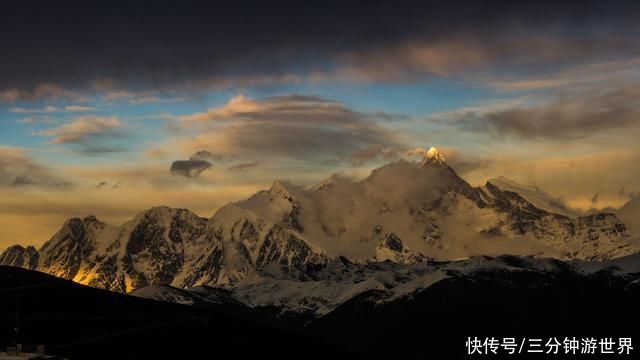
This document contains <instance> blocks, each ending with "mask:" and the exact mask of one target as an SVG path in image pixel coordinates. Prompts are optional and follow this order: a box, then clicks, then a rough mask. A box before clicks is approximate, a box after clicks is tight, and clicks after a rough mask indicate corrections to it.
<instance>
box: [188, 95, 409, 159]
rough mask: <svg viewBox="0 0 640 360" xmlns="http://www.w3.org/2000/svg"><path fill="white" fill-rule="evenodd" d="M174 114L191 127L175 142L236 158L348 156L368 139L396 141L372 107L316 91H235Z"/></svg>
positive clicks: (387, 143)
mask: <svg viewBox="0 0 640 360" xmlns="http://www.w3.org/2000/svg"><path fill="white" fill-rule="evenodd" d="M180 120H181V123H182V125H183V126H184V127H185V128H187V129H189V128H190V129H192V130H193V129H195V130H196V131H195V133H194V135H193V136H190V137H188V138H184V139H182V140H181V141H179V142H178V146H180V147H182V148H186V149H191V150H192V151H194V150H196V149H202V148H205V149H211V150H212V151H214V152H215V153H217V154H223V155H236V156H239V157H242V158H254V159H260V158H263V157H266V156H273V157H277V158H284V159H298V160H301V159H305V160H312V159H317V160H320V161H325V160H327V159H329V158H336V157H338V158H348V157H349V156H351V154H352V153H354V152H357V151H359V150H361V149H364V148H367V147H369V146H372V145H375V146H382V147H388V148H394V147H396V146H398V143H400V142H401V139H400V137H399V135H398V134H397V133H395V132H394V131H393V130H391V129H389V128H387V127H385V126H384V125H382V123H383V122H384V121H385V120H384V119H380V117H379V116H378V115H376V114H375V113H373V114H370V113H363V112H358V111H355V110H352V109H350V108H348V107H347V106H346V105H344V104H342V103H340V102H335V101H331V100H328V99H324V98H319V97H316V96H303V95H290V96H279V97H270V98H264V99H251V98H248V97H246V96H243V95H238V96H236V97H234V98H232V99H231V100H230V101H229V102H228V103H227V104H225V105H223V106H220V107H216V108H212V109H210V110H208V111H207V112H203V113H197V114H191V115H187V116H182V117H181V118H180Z"/></svg>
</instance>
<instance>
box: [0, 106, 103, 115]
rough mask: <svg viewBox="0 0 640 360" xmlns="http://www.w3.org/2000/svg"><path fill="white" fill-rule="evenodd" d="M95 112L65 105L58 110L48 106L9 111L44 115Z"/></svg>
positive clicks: (93, 108) (90, 108)
mask: <svg viewBox="0 0 640 360" xmlns="http://www.w3.org/2000/svg"><path fill="white" fill-rule="evenodd" d="M96 110H98V109H97V108H95V107H91V106H80V105H67V106H65V107H64V108H59V107H55V106H51V105H48V106H46V107H44V108H40V109H26V108H21V107H16V108H13V109H11V110H10V111H11V112H13V113H17V114H46V113H57V112H87V111H96Z"/></svg>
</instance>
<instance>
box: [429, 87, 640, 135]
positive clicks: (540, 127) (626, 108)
mask: <svg viewBox="0 0 640 360" xmlns="http://www.w3.org/2000/svg"><path fill="white" fill-rule="evenodd" d="M639 97H640V87H638V86H627V87H621V88H617V89H613V90H604V91H602V90H591V91H587V92H581V93H577V94H572V95H560V96H558V98H557V99H556V100H553V101H550V102H547V103H541V104H537V105H529V106H524V107H513V108H508V109H499V110H488V111H486V112H483V111H478V110H469V111H465V110H462V111H458V112H452V113H450V114H447V115H445V116H441V117H440V120H441V121H443V122H445V123H448V124H450V125H453V126H455V127H457V128H459V129H461V130H464V131H468V132H473V133H486V134H490V135H491V136H494V137H497V138H505V137H515V138H522V139H554V140H567V139H581V138H586V137H590V136H593V135H598V134H602V133H608V132H612V131H637V130H638V129H640V103H639V102H638V101H637V99H638V98H639Z"/></svg>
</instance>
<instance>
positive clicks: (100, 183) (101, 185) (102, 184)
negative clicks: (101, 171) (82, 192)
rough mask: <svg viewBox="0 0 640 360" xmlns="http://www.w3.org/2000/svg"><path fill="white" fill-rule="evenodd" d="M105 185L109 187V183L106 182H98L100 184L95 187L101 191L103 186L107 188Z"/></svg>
mask: <svg viewBox="0 0 640 360" xmlns="http://www.w3.org/2000/svg"><path fill="white" fill-rule="evenodd" d="M107 185H109V183H108V182H106V181H100V182H99V183H98V185H96V187H97V188H98V189H101V188H103V187H105V186H107Z"/></svg>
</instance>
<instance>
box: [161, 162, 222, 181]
mask: <svg viewBox="0 0 640 360" xmlns="http://www.w3.org/2000/svg"><path fill="white" fill-rule="evenodd" d="M211 166H212V165H211V163H210V162H208V161H206V160H176V161H174V162H173V163H172V164H171V169H170V171H171V174H173V175H179V176H185V177H198V176H200V174H201V173H202V172H203V171H205V170H208V169H210V168H211Z"/></svg>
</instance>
